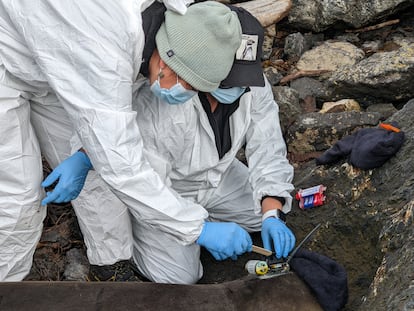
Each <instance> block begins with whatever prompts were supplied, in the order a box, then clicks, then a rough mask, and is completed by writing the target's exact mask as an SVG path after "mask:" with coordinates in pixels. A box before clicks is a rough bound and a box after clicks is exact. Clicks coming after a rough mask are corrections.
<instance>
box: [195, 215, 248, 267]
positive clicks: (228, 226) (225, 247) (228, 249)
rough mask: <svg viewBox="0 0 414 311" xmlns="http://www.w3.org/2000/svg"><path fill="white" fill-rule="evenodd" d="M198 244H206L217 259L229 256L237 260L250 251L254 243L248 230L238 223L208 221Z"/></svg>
mask: <svg viewBox="0 0 414 311" xmlns="http://www.w3.org/2000/svg"><path fill="white" fill-rule="evenodd" d="M197 244H199V245H201V246H204V247H205V248H206V249H207V250H208V251H209V252H210V253H211V254H212V255H213V257H214V258H215V259H216V260H224V259H227V258H229V257H231V258H232V259H233V260H236V259H237V256H238V255H242V254H243V253H245V252H250V251H251V250H252V244H253V243H252V239H251V238H250V235H249V234H248V233H247V231H246V230H244V229H243V228H242V227H240V226H239V225H238V224H235V223H233V222H207V221H206V222H205V223H204V226H203V230H202V231H201V234H200V236H199V237H198V239H197Z"/></svg>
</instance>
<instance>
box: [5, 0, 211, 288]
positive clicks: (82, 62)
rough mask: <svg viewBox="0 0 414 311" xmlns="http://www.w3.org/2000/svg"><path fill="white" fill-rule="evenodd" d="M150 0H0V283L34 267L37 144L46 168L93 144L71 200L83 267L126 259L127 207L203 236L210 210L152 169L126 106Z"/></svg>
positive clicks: (150, 220)
mask: <svg viewBox="0 0 414 311" xmlns="http://www.w3.org/2000/svg"><path fill="white" fill-rule="evenodd" d="M152 2H153V1H152V0H148V1H145V0H119V1H100V0H89V1H76V0H65V1H55V0H1V1H0V137H1V144H0V161H1V163H0V176H1V180H0V281H19V280H22V279H23V278H24V277H25V276H26V275H27V274H28V273H29V271H30V267H31V263H32V257H33V254H34V251H35V247H36V244H37V242H38V241H39V238H40V235H41V232H42V222H43V219H44V217H45V213H46V207H44V206H40V201H41V199H42V198H43V197H44V192H43V189H42V188H41V185H40V184H41V181H42V179H43V176H42V175H43V174H42V163H41V154H40V149H41V150H42V153H43V154H44V155H45V157H46V159H47V160H48V162H49V163H50V164H51V166H52V167H55V166H56V165H57V164H59V163H60V162H61V161H63V160H64V159H65V158H66V157H68V156H69V155H71V154H73V152H74V151H76V150H78V149H79V148H80V147H83V148H85V150H87V151H88V156H89V157H90V158H91V161H92V163H93V166H94V169H95V172H91V173H90V174H89V176H88V179H87V181H86V184H85V187H84V190H83V191H82V193H81V195H80V196H79V198H78V199H77V200H75V201H74V202H73V205H74V207H75V211H76V213H77V216H78V220H79V222H80V226H81V229H82V232H83V235H84V238H85V243H86V245H87V247H88V257H89V261H90V263H92V264H113V263H114V262H116V261H118V260H122V259H129V258H131V256H132V232H131V224H130V219H129V213H128V210H129V212H130V213H131V215H132V216H133V217H135V218H136V219H137V220H139V221H141V222H142V223H145V224H147V225H148V226H151V228H153V229H154V230H158V231H159V232H163V233H166V234H169V235H170V236H171V237H174V240H175V241H176V242H177V243H181V244H191V243H193V242H194V241H195V240H196V239H197V237H198V236H199V234H200V232H201V229H202V224H203V222H204V218H206V217H207V212H206V211H205V210H204V209H203V208H202V207H201V206H200V205H198V204H194V203H191V202H190V201H188V200H184V199H182V198H181V197H180V196H178V195H177V194H176V193H175V192H174V191H173V190H171V189H169V188H168V187H166V185H165V184H164V182H163V181H162V179H161V178H160V177H159V175H158V174H157V173H156V172H155V171H154V170H153V169H152V168H151V166H150V165H149V163H148V161H147V160H146V159H145V157H144V155H143V152H142V151H143V150H142V139H141V135H140V130H139V128H138V126H137V123H136V113H135V112H134V111H132V108H131V106H132V105H131V99H132V86H133V83H134V81H135V80H136V78H137V76H138V72H139V67H140V65H141V61H142V59H141V55H142V50H143V46H144V34H143V30H142V26H141V12H142V11H143V10H144V9H145V8H147V7H148V6H149V5H150V4H151V3H152ZM187 2H189V1H187V0H165V1H164V3H165V4H166V6H167V8H169V9H174V10H176V11H178V12H180V13H184V12H185V10H186V6H185V4H186V3H187ZM98 175H99V176H100V177H98ZM101 178H102V179H101ZM108 186H109V187H108ZM109 189H111V190H112V191H113V192H114V193H115V194H116V196H115V195H113V194H112V193H111V191H110V190H109ZM128 208H129V209H128Z"/></svg>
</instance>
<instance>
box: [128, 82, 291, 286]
mask: <svg viewBox="0 0 414 311" xmlns="http://www.w3.org/2000/svg"><path fill="white" fill-rule="evenodd" d="M136 87H137V92H136V94H135V96H134V99H133V109H134V110H136V111H137V121H138V125H139V128H140V131H141V135H142V137H143V140H144V149H145V152H146V154H147V158H148V159H149V160H150V162H151V165H152V166H153V167H154V169H156V170H157V171H158V172H159V175H160V176H161V177H162V178H164V179H165V182H166V184H170V185H171V187H172V188H173V189H174V190H176V191H177V192H178V193H179V194H180V195H181V196H182V197H184V198H186V199H187V200H189V201H192V202H195V203H198V204H200V205H202V206H203V207H204V208H205V209H206V210H207V211H208V213H209V220H211V221H233V222H236V223H238V224H240V225H241V226H242V227H244V228H245V229H247V230H248V231H259V230H260V229H261V205H260V201H261V199H262V198H263V197H264V196H278V197H283V198H285V204H284V206H283V211H284V212H286V213H287V212H289V211H290V208H291V203H292V197H291V195H290V192H291V191H292V190H293V185H292V184H291V181H292V178H293V167H292V166H291V165H290V164H289V162H288V160H287V158H286V145H285V142H284V139H283V136H282V132H281V129H280V123H279V116H278V112H279V108H278V106H277V104H276V103H275V101H274V99H273V93H272V89H271V86H270V84H269V82H268V81H267V80H266V85H265V86H264V87H252V88H251V91H250V92H247V93H245V94H244V95H243V96H242V97H241V99H240V105H239V107H238V109H237V110H236V111H235V112H234V113H233V114H232V115H231V116H230V133H231V139H232V144H231V149H230V150H229V151H228V152H227V153H226V154H225V155H224V156H223V157H222V158H221V159H219V156H218V152H217V148H216V145H215V138H214V133H213V130H212V128H211V125H210V123H209V120H208V117H207V114H206V113H205V111H204V109H203V107H202V104H201V102H200V100H199V98H198V96H194V97H193V98H192V99H191V100H190V101H188V102H186V103H185V104H182V105H169V104H167V103H165V102H162V101H161V100H159V99H157V98H156V97H155V96H154V95H153V94H152V93H151V91H150V89H149V83H148V81H147V80H140V81H138V82H137V84H136ZM245 143H246V147H245V153H246V157H247V159H248V164H249V168H247V167H246V166H245V165H243V164H242V163H241V162H239V161H238V160H237V159H236V153H237V152H238V151H239V149H240V148H241V147H242V146H243V145H244V144H245ZM132 227H133V231H134V259H135V261H136V263H137V265H138V268H139V269H140V270H141V272H143V273H144V274H145V275H146V276H147V277H148V278H150V279H152V280H157V281H159V282H173V283H181V282H183V283H193V282H196V281H197V280H198V279H199V278H200V277H201V276H202V267H201V263H200V261H199V255H200V250H199V246H198V245H196V244H192V245H187V246H186V245H182V244H179V243H177V242H176V241H173V240H172V239H171V238H170V237H169V236H166V235H165V234H164V233H163V232H159V231H158V230H157V229H156V228H153V227H151V226H150V225H146V224H144V225H142V224H140V223H137V221H136V219H133V226H132Z"/></svg>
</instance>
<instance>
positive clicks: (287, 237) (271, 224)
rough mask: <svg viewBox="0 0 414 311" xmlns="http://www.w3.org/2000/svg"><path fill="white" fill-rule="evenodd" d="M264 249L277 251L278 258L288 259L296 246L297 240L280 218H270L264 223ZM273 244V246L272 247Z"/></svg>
mask: <svg viewBox="0 0 414 311" xmlns="http://www.w3.org/2000/svg"><path fill="white" fill-rule="evenodd" d="M262 240H263V247H264V248H266V249H268V250H273V249H274V250H275V252H276V257H277V258H278V259H279V258H281V257H285V258H286V257H287V256H288V255H289V253H290V251H291V250H292V249H293V247H294V246H295V242H296V238H295V235H294V234H293V232H292V231H291V230H290V229H289V228H288V226H286V224H285V223H284V222H283V221H281V220H280V219H278V218H275V217H269V218H266V219H265V220H264V221H263V223H262ZM272 242H273V246H274V247H272Z"/></svg>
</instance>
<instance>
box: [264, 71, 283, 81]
mask: <svg viewBox="0 0 414 311" xmlns="http://www.w3.org/2000/svg"><path fill="white" fill-rule="evenodd" d="M263 72H264V74H265V76H266V78H267V79H268V80H269V82H270V84H271V85H277V84H279V82H280V80H282V78H283V75H282V74H281V73H280V72H279V71H278V70H277V69H276V68H274V67H266V68H264V69H263Z"/></svg>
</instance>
